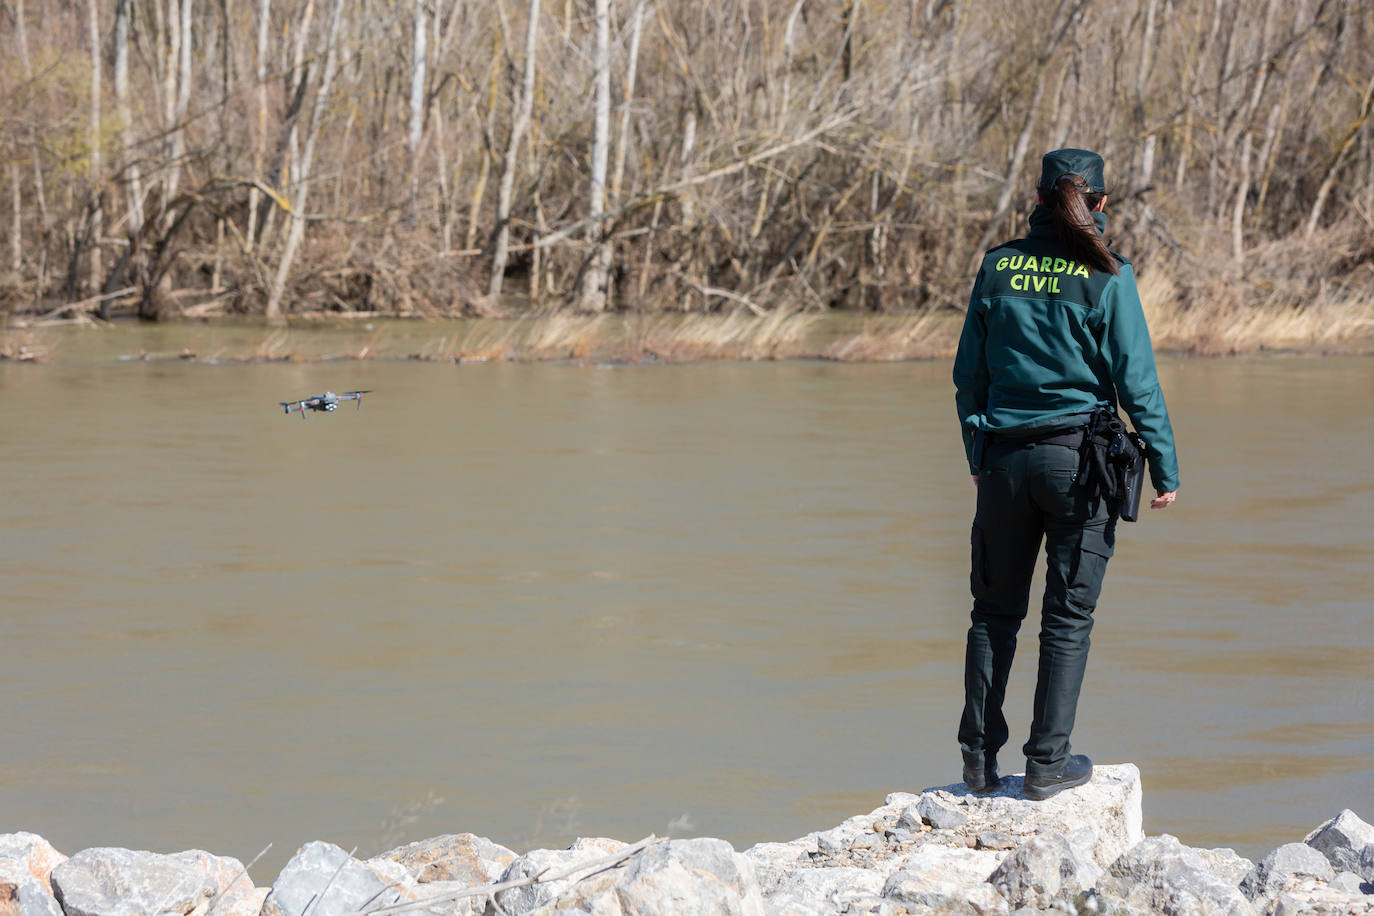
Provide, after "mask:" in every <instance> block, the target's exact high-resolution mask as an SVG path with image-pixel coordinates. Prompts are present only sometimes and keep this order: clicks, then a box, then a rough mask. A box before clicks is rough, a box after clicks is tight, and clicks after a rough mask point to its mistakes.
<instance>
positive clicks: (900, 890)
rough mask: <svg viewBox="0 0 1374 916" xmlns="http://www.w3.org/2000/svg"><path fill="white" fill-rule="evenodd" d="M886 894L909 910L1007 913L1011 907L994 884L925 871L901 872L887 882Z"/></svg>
mask: <svg viewBox="0 0 1374 916" xmlns="http://www.w3.org/2000/svg"><path fill="white" fill-rule="evenodd" d="M883 897H884V899H886V900H889V901H891V902H892V903H895V904H897V905H899V906H901V907H903V908H904V909H906V910H907V911H909V912H934V913H940V914H942V916H943V914H949V916H1007V914H1009V913H1011V907H1010V906H1009V905H1008V904H1007V901H1006V899H1005V898H1004V897H1003V896H1002V895H1001V894H999V893H998V892H997V891H996V890H995V889H994V888H993V887H992V886H991V885H989V884H987V883H986V882H985V883H981V884H970V883H968V882H967V881H959V880H952V879H950V878H943V879H942V878H940V877H939V876H938V875H932V874H931V873H930V872H924V871H899V872H895V873H893V874H892V876H891V877H889V878H888V879H887V882H886V883H885V884H884V885H883Z"/></svg>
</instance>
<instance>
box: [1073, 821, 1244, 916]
mask: <svg viewBox="0 0 1374 916" xmlns="http://www.w3.org/2000/svg"><path fill="white" fill-rule="evenodd" d="M1225 852H1230V850H1225ZM1232 855H1234V853H1232ZM1218 860H1225V856H1223V855H1207V854H1205V853H1204V852H1203V851H1201V850H1197V849H1192V848H1191V847H1188V846H1184V845H1183V844H1182V843H1180V842H1179V841H1178V839H1177V838H1175V837H1172V836H1170V835H1169V834H1167V833H1166V834H1163V835H1161V836H1157V837H1150V838H1149V839H1147V840H1143V841H1141V842H1140V843H1137V844H1136V845H1135V846H1134V847H1132V848H1131V849H1130V850H1128V851H1127V852H1125V853H1123V854H1122V855H1121V856H1120V857H1119V858H1118V859H1117V860H1116V861H1115V862H1113V863H1112V864H1111V866H1110V867H1109V868H1108V869H1107V873H1106V874H1105V875H1103V876H1102V878H1101V880H1100V881H1099V882H1098V888H1097V889H1098V891H1099V892H1100V894H1101V896H1102V897H1103V898H1105V899H1106V900H1107V901H1108V908H1107V910H1106V911H1107V912H1112V910H1111V906H1117V907H1118V908H1124V909H1125V910H1126V911H1127V912H1130V913H1134V912H1136V911H1138V910H1140V911H1144V912H1146V913H1155V912H1162V913H1199V914H1207V916H1213V914H1216V916H1254V914H1255V908H1254V907H1253V906H1252V905H1251V904H1250V901H1249V900H1248V899H1246V897H1245V895H1244V894H1242V893H1241V891H1240V888H1239V887H1237V886H1236V885H1235V884H1233V883H1231V882H1230V881H1229V880H1227V879H1226V878H1224V877H1221V876H1219V875H1218V874H1217V873H1216V872H1215V871H1214V865H1215V864H1216V862H1217V861H1218Z"/></svg>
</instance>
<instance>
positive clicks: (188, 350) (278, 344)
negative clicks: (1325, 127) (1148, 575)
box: [0, 282, 1374, 364]
mask: <svg viewBox="0 0 1374 916" xmlns="http://www.w3.org/2000/svg"><path fill="white" fill-rule="evenodd" d="M1171 290H1172V287H1171V286H1170V285H1168V284H1167V283H1164V282H1160V283H1144V284H1142V287H1141V292H1142V296H1143V297H1144V301H1145V305H1146V312H1147V315H1148V317H1149V320H1150V325H1151V328H1152V339H1153V341H1154V344H1155V349H1156V350H1157V351H1159V352H1161V353H1170V354H1179V355H1187V356H1238V355H1248V354H1260V353H1271V352H1284V353H1295V354H1309V355H1341V356H1350V355H1370V354H1374V301H1371V302H1359V303H1347V304H1345V305H1341V306H1336V305H1326V306H1313V307H1311V308H1308V309H1304V310H1300V311H1295V310H1291V309H1272V308H1270V309H1266V308H1253V309H1241V310H1221V311H1217V310H1211V311H1208V310H1201V309H1186V308H1183V307H1181V306H1178V305H1177V304H1176V303H1175V302H1174V300H1173V299H1172V298H1171V295H1172V293H1171ZM962 323H963V315H962V313H960V312H957V311H955V310H952V309H950V310H942V311H927V312H921V313H910V314H872V313H829V314H823V313H818V312H804V311H792V312H788V311H776V312H772V313H769V314H766V315H754V314H751V313H749V312H746V311H738V312H730V313H687V314H684V313H680V312H623V313H620V312H617V313H608V314H600V315H584V314H577V313H570V312H550V313H539V314H530V315H525V316H523V317H510V318H465V319H452V320H444V321H422V320H417V319H414V318H395V317H392V318H385V317H379V316H377V315H375V314H370V313H349V314H342V313H338V312H317V313H311V314H305V315H299V316H295V317H293V318H292V319H290V320H289V322H283V323H279V324H273V325H269V324H266V323H264V322H263V321H261V320H254V319H233V318H221V319H203V320H194V321H193V320H183V321H174V322H159V323H156V324H146V323H143V324H139V323H133V322H129V321H120V322H101V321H99V320H97V319H94V318H92V317H90V316H86V315H82V316H79V317H76V318H72V319H53V320H48V321H35V320H31V319H25V318H22V317H11V318H10V319H9V320H8V321H7V322H6V323H5V324H4V325H3V326H0V359H3V360H9V361H23V362H47V361H51V360H55V359H61V358H62V355H63V351H64V350H65V349H69V348H70V347H71V346H72V345H73V344H75V345H76V347H77V348H80V347H81V346H82V345H83V344H82V342H81V341H80V340H78V339H77V338H79V337H80V336H90V335H98V334H100V333H101V332H110V333H111V334H112V335H116V336H119V337H124V338H128V337H136V338H139V339H140V342H139V343H138V345H136V346H127V345H126V346H125V347H124V348H123V349H119V350H118V352H117V355H118V356H119V357H121V358H125V359H141V360H148V361H176V360H179V361H187V362H200V363H210V364H216V363H258V362H333V361H358V360H385V359H395V360H414V361H426V362H454V363H465V362H500V361H512V362H533V361H548V360H569V359H571V360H580V361H588V362H614V363H645V362H650V363H652V362H665V363H684V362H701V361H710V360H744V361H751V360H785V359H824V360H833V361H837V362H856V363H857V362H894V361H903V360H920V359H950V358H952V356H953V355H954V351H955V348H956V347H957V345H958V340H959V332H960V329H961V327H962ZM134 329H137V333H136V334H135V333H133V330H134ZM143 338H146V341H145V340H143ZM116 349H118V348H116Z"/></svg>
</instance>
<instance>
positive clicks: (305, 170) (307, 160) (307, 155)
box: [187, 0, 345, 319]
mask: <svg viewBox="0 0 1374 916" xmlns="http://www.w3.org/2000/svg"><path fill="white" fill-rule="evenodd" d="M187 2H189V0H187ZM344 3H345V0H334V7H333V9H332V11H331V12H330V16H329V26H328V28H327V29H326V31H325V36H324V73H323V75H321V77H320V84H319V86H318V87H316V89H315V106H314V109H313V111H312V112H311V116H310V132H309V134H308V135H307V136H306V140H305V151H304V152H303V153H302V154H301V159H300V166H299V168H298V172H297V179H296V193H295V197H294V199H293V200H292V203H291V218H290V228H289V229H288V230H287V233H286V244H285V246H284V247H283V248H282V253H281V260H280V261H279V262H278V263H277V273H276V276H275V278H274V279H273V281H272V291H271V294H270V296H269V297H268V300H267V317H268V318H269V319H277V318H280V317H281V299H282V293H283V292H284V291H285V289H286V279H287V277H288V276H290V274H291V263H292V262H293V261H294V260H295V258H296V249H297V248H298V247H300V243H301V238H302V237H303V236H304V235H305V204H306V201H307V199H308V195H309V190H310V170H311V167H312V166H313V165H314V160H315V144H316V141H318V140H319V137H320V129H321V127H322V126H323V124H324V116H325V104H326V102H327V101H328V99H329V89H330V86H331V85H332V84H333V82H334V67H335V62H336V60H337V43H338V37H339V23H340V21H341V20H342V19H343V7H344Z"/></svg>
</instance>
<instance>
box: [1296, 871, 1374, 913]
mask: <svg viewBox="0 0 1374 916" xmlns="http://www.w3.org/2000/svg"><path fill="white" fill-rule="evenodd" d="M1270 913H1271V916H1374V897H1371V896H1369V895H1366V894H1349V893H1345V892H1343V891H1340V890H1337V889H1336V888H1333V887H1329V886H1326V885H1323V884H1320V883H1318V882H1316V881H1311V880H1306V881H1300V882H1298V884H1297V885H1296V886H1295V887H1293V888H1292V889H1290V890H1288V891H1285V892H1284V893H1282V894H1280V895H1279V899H1278V900H1277V901H1275V903H1274V908H1273V910H1271V911H1270Z"/></svg>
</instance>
